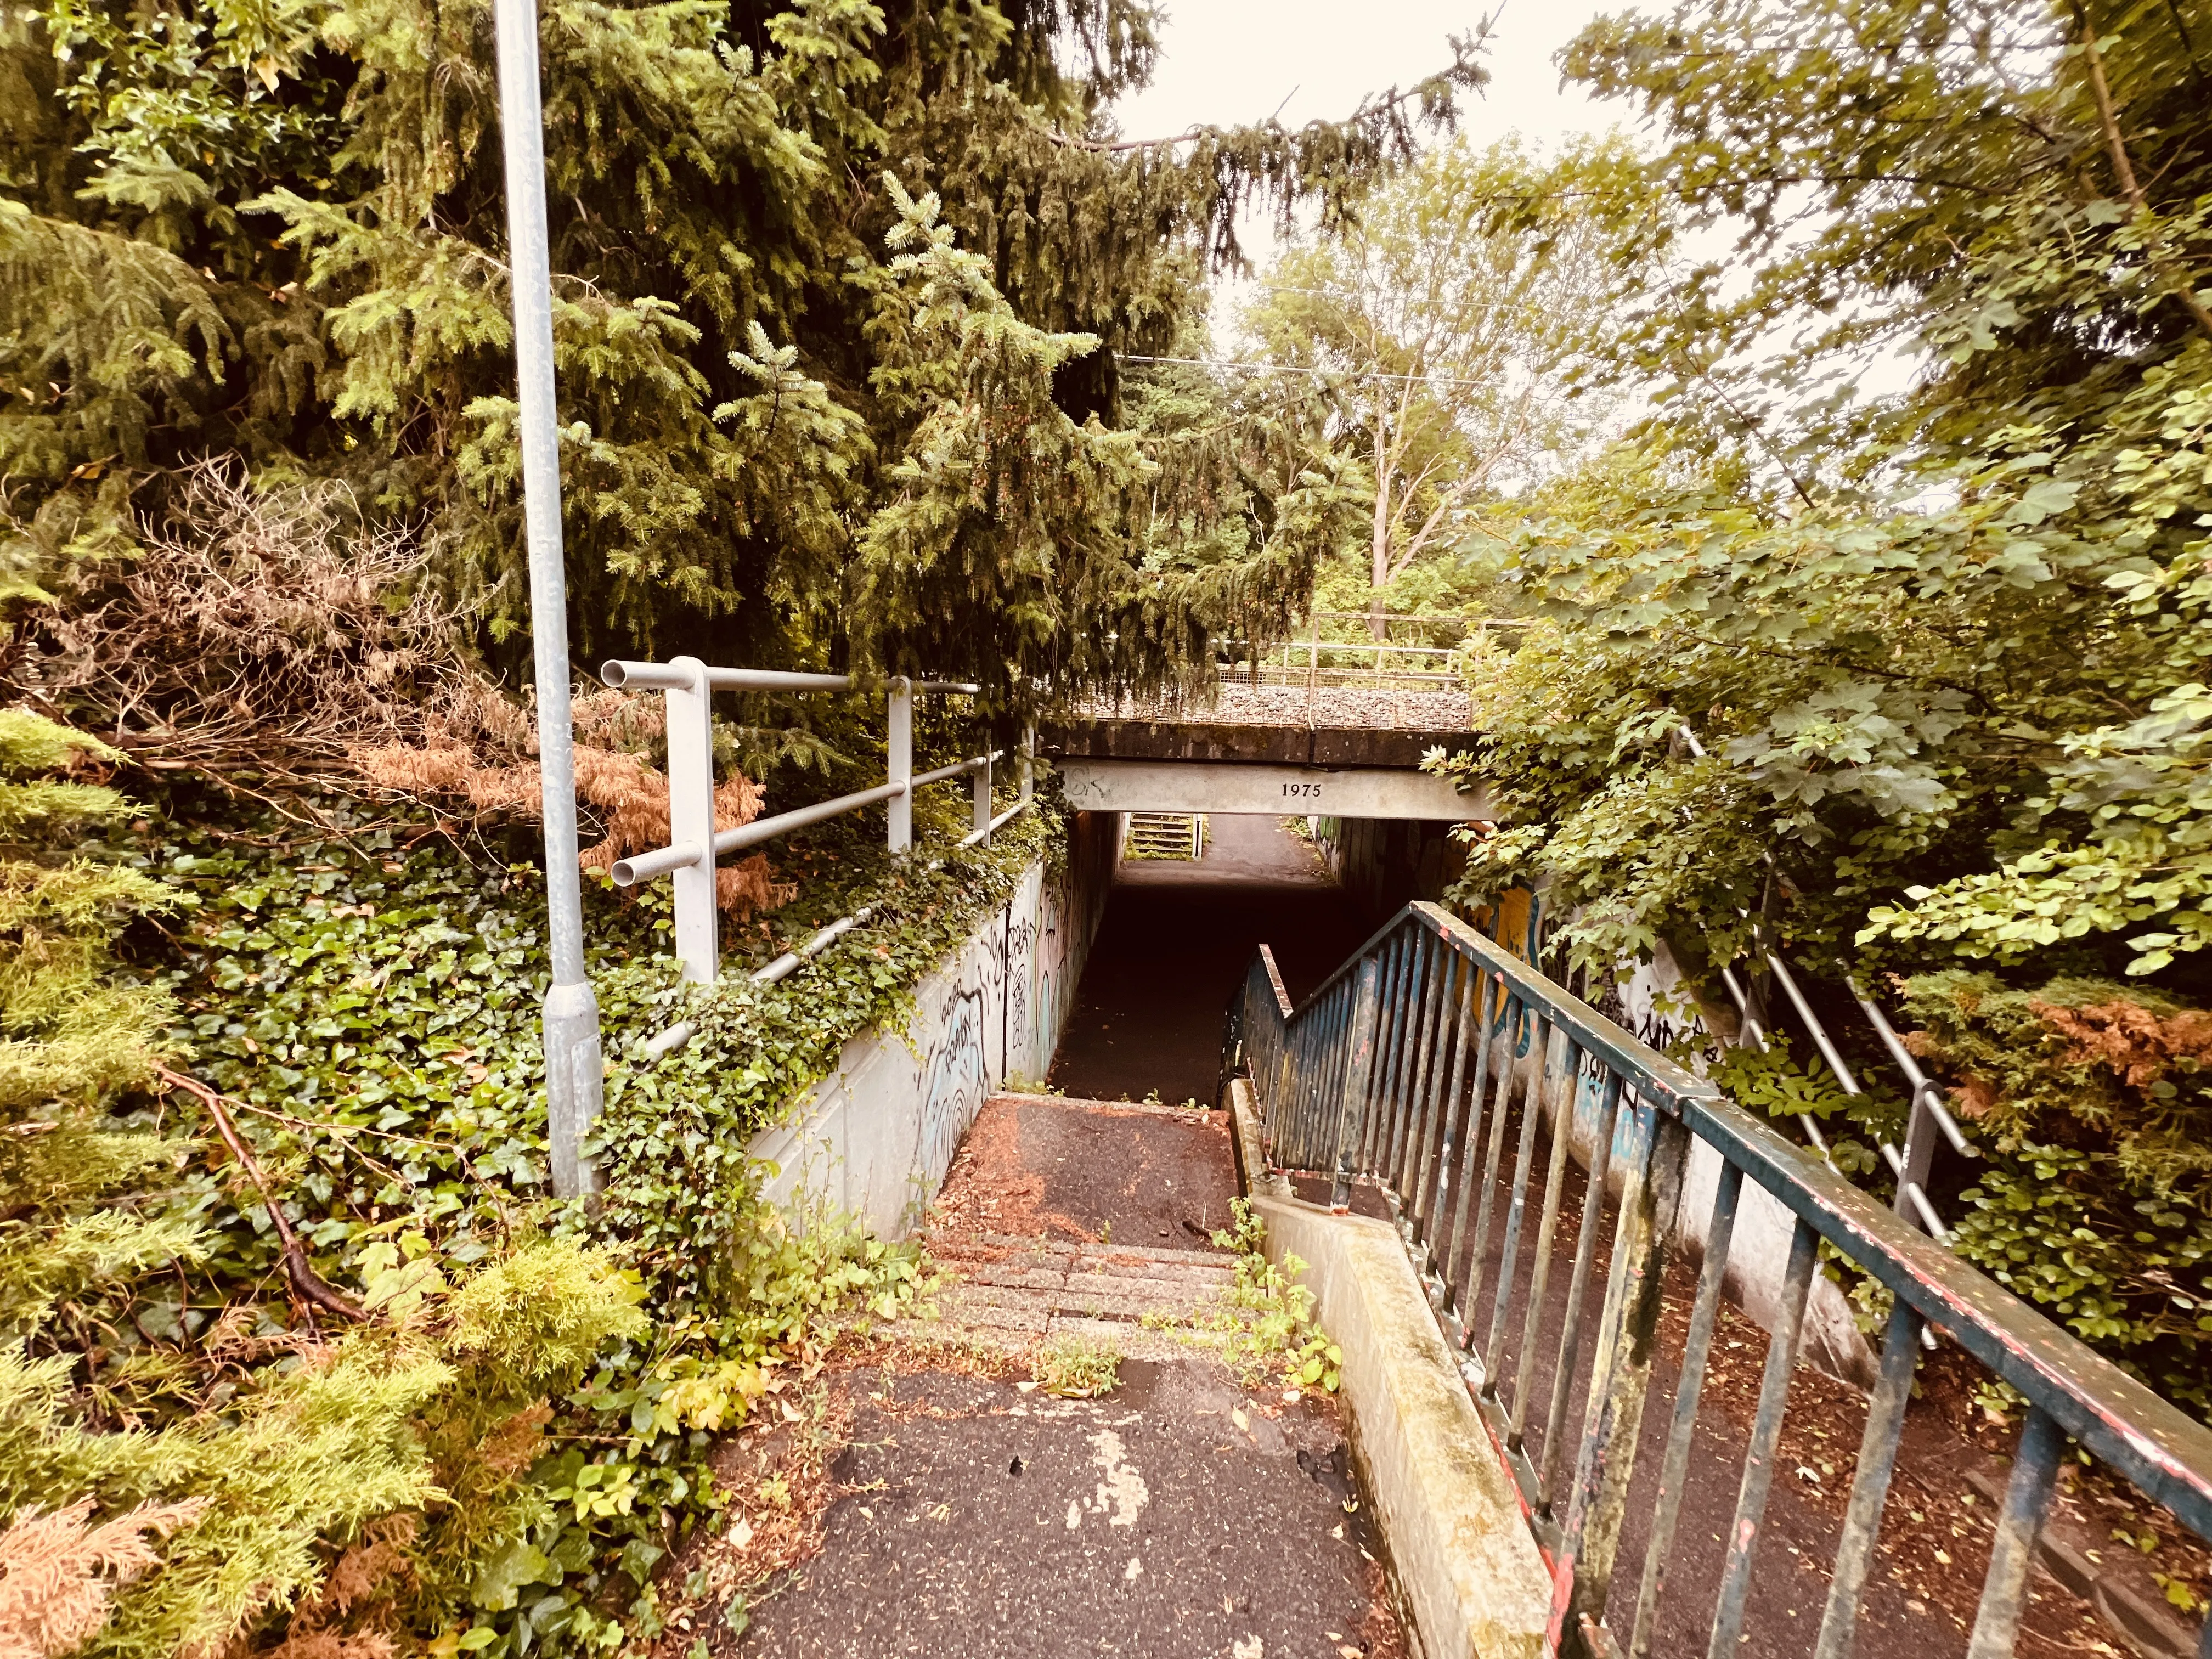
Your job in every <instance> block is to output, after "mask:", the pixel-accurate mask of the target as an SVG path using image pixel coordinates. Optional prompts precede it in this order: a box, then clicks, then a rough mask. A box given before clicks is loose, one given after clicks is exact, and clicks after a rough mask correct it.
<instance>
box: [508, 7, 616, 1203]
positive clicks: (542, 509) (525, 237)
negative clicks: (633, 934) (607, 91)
mask: <svg viewBox="0 0 2212 1659" xmlns="http://www.w3.org/2000/svg"><path fill="white" fill-rule="evenodd" d="M493 30H494V34H495V40H496V42H497V46H498V53H499V109H500V131H501V149H502V152H503V158H504V161H505V166H506V181H507V247H508V250H509V252H508V283H507V287H508V291H509V298H510V301H511V302H512V304H513V310H514V379H515V401H516V407H517V415H518V422H517V425H518V432H519V435H520V440H521V441H520V446H519V447H520V454H521V460H522V514H523V538H524V542H525V544H526V547H527V549H528V551H529V564H530V644H531V654H532V665H533V668H534V671H535V679H536V683H537V690H538V777H539V791H540V793H539V805H540V811H541V813H542V821H543V823H544V834H545V909H546V929H545V932H546V943H547V945H549V947H550V955H551V957H552V969H553V971H552V978H551V982H550V984H549V985H548V986H547V987H546V991H545V1001H544V1008H543V1015H542V1026H543V1033H544V1044H545V1119H546V1139H548V1141H549V1142H550V1144H551V1150H552V1155H553V1158H552V1162H553V1170H552V1174H553V1191H554V1193H555V1194H556V1195H557V1196H559V1197H562V1198H577V1197H582V1196H586V1195H588V1194H592V1193H595V1192H597V1191H599V1175H598V1173H597V1171H596V1170H593V1168H592V1163H591V1160H590V1159H589V1158H586V1157H584V1155H583V1152H582V1150H581V1149H582V1145H583V1141H584V1139H585V1137H586V1135H588V1134H589V1133H591V1127H592V1120H593V1119H594V1118H596V1117H598V1116H599V1105H600V1102H601V1100H602V1099H603V1098H604V1092H605V1086H606V1079H605V1066H604V1062H603V1061H602V1060H601V1058H600V1051H599V1001H598V999H596V998H595V997H593V996H592V982H591V979H590V977H589V975H587V974H586V971H585V966H584V901H583V872H582V871H581V870H580V868H579V867H578V866H577V862H576V850H577V849H576V755H575V729H574V726H573V725H572V724H571V720H570V714H569V709H568V571H567V559H566V557H565V555H564V552H563V550H562V540H561V448H560V440H559V437H558V435H557V431H556V420H557V416H556V412H555V405H554V385H553V279H552V271H551V256H550V249H549V243H548V239H547V234H546V228H545V117H544V104H543V100H542V95H541V93H540V90H539V87H538V8H537V7H536V5H534V4H533V3H532V0H498V3H497V4H496V5H495V7H494V9H493Z"/></svg>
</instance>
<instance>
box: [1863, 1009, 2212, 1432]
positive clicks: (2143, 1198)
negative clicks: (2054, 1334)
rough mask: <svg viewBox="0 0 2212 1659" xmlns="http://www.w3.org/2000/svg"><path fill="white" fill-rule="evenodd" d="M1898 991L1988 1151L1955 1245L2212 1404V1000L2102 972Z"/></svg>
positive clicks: (2154, 1374) (2145, 1369)
mask: <svg viewBox="0 0 2212 1659" xmlns="http://www.w3.org/2000/svg"><path fill="white" fill-rule="evenodd" d="M1899 988H1900V990H1901V993H1902V994H1903V996H1904V999H1905V1006H1906V1008H1907V1009H1908V1010H1909V1011H1910V1012H1911V1013H1912V1015H1913V1016H1914V1018H1917V1020H1919V1021H1920V1022H1921V1025H1922V1030H1920V1031H1918V1032H1917V1033H1916V1034H1915V1035H1914V1036H1913V1038H1912V1039H1911V1041H1912V1042H1913V1046H1914V1047H1915V1048H1917V1050H1918V1051H1919V1052H1920V1053H1921V1054H1923V1056H1925V1057H1926V1058H1927V1059H1928V1060H1930V1061H1931V1062H1932V1063H1933V1064H1934V1065H1935V1066H1937V1067H1938V1068H1939V1069H1940V1070H1941V1071H1942V1073H1945V1074H1946V1075H1947V1076H1948V1079H1950V1080H1951V1081H1952V1082H1953V1084H1954V1088H1953V1090H1952V1103H1953V1108H1954V1111H1955V1112H1956V1113H1957V1115H1959V1117H1960V1121H1961V1125H1962V1127H1964V1128H1965V1129H1966V1133H1968V1134H1969V1135H1970V1136H1972V1138H1973V1139H1974V1140H1975V1142H1976V1143H1977V1146H1978V1148H1979V1150H1981V1151H1982V1152H1983V1153H1984V1157H1985V1158H1986V1159H1987V1160H1988V1164H1987V1167H1986V1168H1985V1169H1983V1170H1980V1171H1979V1172H1978V1174H1977V1176H1976V1177H1975V1180H1974V1182H1973V1184H1972V1186H1971V1187H1969V1188H1967V1189H1966V1191H1965V1193H1964V1194H1962V1195H1961V1197H1962V1200H1963V1202H1964V1203H1966V1205H1967V1206H1970V1207H1969V1208H1968V1209H1967V1211H1966V1213H1965V1214H1963V1215H1960V1216H1959V1217H1958V1218H1956V1220H1955V1221H1954V1223H1953V1226H1952V1232H1953V1237H1954V1246H1955V1248H1956V1249H1957V1250H1958V1252H1959V1254H1960V1255H1962V1256H1964V1257H1966V1259H1967V1260H1968V1261H1972V1262H1974V1263H1975V1264H1977V1265H1978V1266H1979V1267H1982V1268H1983V1269H1984V1271H1985V1272H1987V1273H1990V1275H1991V1276H1992V1277H1993V1278H1995V1279H1997V1280H1998V1282H2000V1283H2001V1284H2003V1285H2007V1286H2008V1287H2009V1288H2011V1289H2012V1290H2013V1291H2015V1292H2017V1293H2018V1294H2019V1295H2021V1296H2022V1297H2027V1299H2028V1300H2029V1301H2031V1302H2033V1303H2034V1304H2037V1305H2038V1306H2039V1307H2041V1308H2043V1309H2044V1310H2046V1311H2047V1312H2048V1313H2050V1314H2051V1316H2052V1317H2053V1318H2056V1319H2057V1320H2058V1321H2059V1322H2062V1323H2063V1324H2064V1325H2065V1326H2067V1327H2068V1328H2069V1329H2071V1330H2072V1331H2074V1332H2075V1334H2077V1335H2079V1336H2081V1338H2082V1339H2083V1340H2086V1341H2088V1342H2090V1343H2092V1344H2093V1345H2094V1346H2098V1347H2100V1348H2102V1349H2103V1350H2105V1351H2106V1352H2107V1353H2110V1354H2111V1355H2112V1356H2113V1357H2114V1358H2117V1359H2118V1360H2119V1361H2120V1362H2121V1363H2122V1364H2125V1365H2127V1366H2128V1367H2129V1369H2130V1370H2134V1371H2135V1372H2136V1374H2137V1375H2139V1376H2142V1377H2143V1378H2144V1379H2145V1380H2146V1381H2147V1382H2149V1383H2152V1384H2153V1385H2154V1387H2156V1388H2157V1389H2159V1391H2160V1393H2162V1394H2165V1395H2167V1396H2168V1397H2169V1398H2171V1399H2173V1400H2176V1401H2180V1402H2182V1403H2183V1404H2185V1405H2188V1406H2191V1407H2195V1408H2196V1410H2197V1412H2198V1413H2199V1414H2200V1415H2205V1416H2212V1015H2208V1014H2206V1013H2203V1012H2201V1011H2198V1010H2194V1009H2191V1008H2187V1007H2185V1006H2183V1005H2181V1004H2179V1003H2178V1002H2176V1001H2174V1000H2172V999H2170V998H2166V997H2160V996H2157V995H2155V994H2148V993H2146V992H2145V991H2144V990H2143V989H2142V987H2140V986H2139V985H2122V984H2115V983H2112V982H2111V981H2099V980H2078V979H2077V980H2057V981H2052V982H2051V983H2050V984H2048V985H2045V986H2044V987H2041V988H2040V989H2039V990H2033V991H2021V990H2015V989H2012V988H2010V987H2008V986H2006V985H2005V984H2004V983H2003V982H2002V981H2000V980H1998V979H1997V978H1996V976H1995V975H1989V974H1967V973H1960V972H1946V973H1940V974H1929V975H1921V976H1920V977H1918V978H1916V979H1911V980H1907V981H1904V982H1903V984H1902V985H1901V987H1899Z"/></svg>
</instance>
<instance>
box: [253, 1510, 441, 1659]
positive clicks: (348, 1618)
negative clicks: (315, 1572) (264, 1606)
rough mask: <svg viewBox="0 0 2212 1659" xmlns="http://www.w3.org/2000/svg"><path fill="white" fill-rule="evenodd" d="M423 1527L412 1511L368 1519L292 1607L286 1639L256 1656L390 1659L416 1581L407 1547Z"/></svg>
mask: <svg viewBox="0 0 2212 1659" xmlns="http://www.w3.org/2000/svg"><path fill="white" fill-rule="evenodd" d="M420 1530H421V1522H420V1521H419V1520H418V1519H417V1517H416V1516H413V1515H409V1514H399V1515H387V1516H384V1517H383V1518H382V1519H381V1520H377V1521H372V1522H369V1523H368V1526H366V1527H364V1528H362V1535H361V1537H360V1538H359V1539H358V1540H357V1541H355V1542H354V1543H353V1544H352V1545H350V1546H349V1547H347V1548H346V1549H344V1550H343V1551H341V1552H340V1553H339V1555H338V1558H337V1560H336V1561H334V1562H332V1563H331V1570H330V1572H329V1575H328V1576H327V1577H325V1579H324V1580H323V1584H322V1588H321V1589H319V1590H318V1591H316V1593H315V1594H314V1595H312V1596H310V1597H309V1598H308V1599H307V1600H306V1601H302V1602H301V1604H300V1605H299V1607H297V1608H295V1610H294V1611H293V1613H292V1618H291V1621H290V1624H289V1626H288V1628H287V1629H286V1632H285V1634H284V1639H283V1641H281V1642H279V1643H277V1644H276V1645H275V1646H274V1647H271V1648H266V1649H262V1650H257V1659H392V1655H393V1654H394V1653H396V1652H397V1651H398V1647H399V1638H400V1634H401V1632H400V1630H399V1625H400V1613H399V1602H400V1600H401V1597H402V1594H403V1592H404V1591H406V1590H408V1589H411V1588H412V1587H413V1586H414V1584H415V1583H416V1573H415V1566H414V1562H413V1559H412V1558H411V1556H410V1553H409V1550H410V1546H411V1545H412V1544H413V1543H414V1542H415V1540H416V1534H417V1533H418V1532H419V1531H420ZM239 1651H240V1653H241V1654H242V1653H243V1651H245V1650H244V1649H242V1648H241V1649H240V1650H239Z"/></svg>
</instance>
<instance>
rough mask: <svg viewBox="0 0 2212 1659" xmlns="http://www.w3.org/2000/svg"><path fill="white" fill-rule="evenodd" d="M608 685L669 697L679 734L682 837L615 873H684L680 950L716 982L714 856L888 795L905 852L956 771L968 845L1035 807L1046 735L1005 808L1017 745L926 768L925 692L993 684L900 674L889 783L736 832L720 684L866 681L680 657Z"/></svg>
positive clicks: (620, 668) (898, 849)
mask: <svg viewBox="0 0 2212 1659" xmlns="http://www.w3.org/2000/svg"><path fill="white" fill-rule="evenodd" d="M599 678H600V679H602V680H603V681H605V683H606V684H608V685H610V686H613V687H616V688H617V689H628V690H656V691H659V692H660V693H661V694H662V696H663V698H664V701H665V708H666V714H667V732H668V823H669V830H668V836H669V842H670V843H671V844H670V845H668V846H666V847H661V848H655V849H654V850H653V851H652V852H650V853H640V854H635V856H633V857H630V858H626V859H622V860H617V863H616V864H615V866H614V869H613V872H612V874H613V876H614V879H615V883H616V884H617V886H622V887H629V886H633V885H635V884H637V883H638V882H641V881H647V880H650V879H651V878H653V877H656V876H672V877H673V878H675V893H674V897H675V918H674V922H675V927H674V932H675V947H676V955H677V958H678V960H679V961H680V962H681V963H683V965H684V978H685V979H686V980H690V981H699V982H701V983H704V984H709V985H711V984H712V983H714V978H715V975H716V974H717V973H718V972H719V971H720V956H719V952H718V947H717V944H716V939H715V933H716V929H715V914H716V906H715V893H714V861H715V860H716V859H717V858H718V857H719V856H720V855H721V854H726V853H735V852H740V851H743V850H744V848H748V847H757V846H759V845H760V844H761V843H762V842H768V841H773V840H775V838H776V837H777V836H783V835H788V834H789V833H790V832H791V831H793V830H794V829H805V827H806V826H807V825H809V824H814V823H826V822H827V821H828V820H829V819H831V818H834V817H842V816H843V815H844V814H845V813H848V812H857V811H860V810H861V809H862V808H863V807H867V806H873V805H877V804H878V803H879V802H880V803H883V804H884V805H887V806H888V808H889V811H888V812H887V814H886V817H887V819H888V824H889V827H888V830H887V835H888V836H889V839H890V850H891V851H892V852H893V853H895V854H906V853H908V852H910V851H911V850H912V848H913V846H914V792H915V790H917V789H920V788H921V787H924V786H925V785H928V784H933V783H944V782H947V781H951V779H954V778H960V777H969V778H972V779H974V781H975V818H974V822H975V828H974V829H972V830H970V831H969V834H968V835H967V836H966V837H965V838H964V839H963V841H962V842H960V845H961V846H962V847H963V848H965V847H972V846H975V844H977V843H978V842H989V840H990V838H991V836H992V835H993V834H994V832H996V831H997V830H998V829H1000V828H1001V827H1003V826H1004V825H1005V824H1006V823H1007V822H1008V820H1010V819H1012V817H1015V816H1016V815H1017V814H1018V813H1019V812H1021V811H1024V810H1025V809H1027V807H1028V806H1029V805H1030V800H1031V799H1032V798H1033V796H1032V786H1031V770H1032V763H1031V751H1032V750H1034V748H1035V746H1036V745H1035V743H1034V741H1033V740H1032V739H1030V738H1028V737H1026V736H1025V737H1024V741H1023V744H1022V748H1021V751H1020V757H1019V758H1020V767H1019V778H1020V783H1019V790H1020V793H1019V795H1018V799H1016V800H1015V802H1014V804H1013V805H1012V806H1010V807H1008V808H1007V809H1006V811H1003V812H1000V813H999V814H998V815H997V816H996V817H994V816H993V815H992V806H993V805H994V802H993V799H992V794H991V790H992V767H993V765H994V763H995V762H996V761H998V760H999V758H1000V757H1001V756H1002V755H1003V754H1004V753H1005V752H1006V751H1005V750H995V749H994V750H991V751H990V752H989V753H988V754H984V755H978V756H976V757H974V758H973V759H970V760H963V761H957V762H955V763H953V764H951V765H950V766H940V767H939V768H937V769H935V770H934V771H930V772H922V773H919V774H917V773H916V772H915V769H914V694H915V692H916V691H938V692H951V693H956V694H961V695H966V696H973V695H974V694H975V693H976V692H977V691H979V690H981V689H982V688H981V687H980V686H975V685H969V684H964V683H963V682H960V681H957V680H908V679H905V678H897V679H893V680H890V681H889V682H888V683H887V684H886V685H885V690H884V702H885V721H886V737H885V744H884V747H885V750H886V755H885V770H886V772H887V774H888V775H887V776H886V778H885V780H884V782H882V783H881V784H878V786H877V787H874V788H872V789H861V790H856V791H855V792H854V793H852V794H849V795H840V796H838V797H836V799H832V800H825V801H819V802H817V803H816V804H815V805H811V806H801V807H797V808H795V809H793V811H788V812H779V813H777V814H775V816H774V817H765V818H756V819H754V820H753V821H752V822H751V823H748V824H744V825H741V826H739V827H738V828H735V829H720V830H718V829H715V827H714V721H713V718H712V714H711V701H712V698H713V695H714V693H715V692H717V691H849V690H853V688H854V684H855V682H854V678H853V677H852V676H851V675H849V674H805V673H793V672H787V671H782V670H777V669H762V668H711V667H709V666H708V665H706V664H705V663H703V662H701V661H700V660H699V659H697V658H696V657H678V658H676V659H674V660H672V661H670V662H665V663H660V662H610V663H607V664H606V665H604V666H603V667H602V668H601V669H600V670H599ZM866 920H867V913H866V911H862V912H860V914H859V915H855V916H846V917H842V918H841V919H840V920H839V921H835V922H832V923H831V924H830V925H829V927H825V928H823V930H822V931H821V932H820V933H817V935H816V936H815V937H814V938H813V939H810V940H808V941H807V943H806V944H805V945H802V946H800V947H799V950H797V951H792V952H790V953H787V955H785V956H783V957H778V958H777V959H776V960H775V962H772V963H769V965H768V966H767V967H766V968H763V969H761V971H760V972H759V973H758V974H756V975H754V978H756V979H757V980H763V981H775V980H778V979H781V978H783V977H784V976H785V975H787V974H789V973H790V972H791V971H792V970H793V969H796V968H797V967H799V965H800V964H801V963H805V962H807V961H811V959H812V958H813V957H815V956H817V955H818V954H820V953H821V951H824V950H826V949H828V948H829V945H832V944H834V943H835V942H836V940H837V939H839V938H841V937H842V935H844V934H845V933H849V932H850V931H851V930H852V929H853V928H854V927H859V926H860V925H861V924H863V923H864V922H865V921H866ZM688 1036H690V1024H689V1022H685V1023H684V1024H681V1025H678V1026H674V1027H671V1029H670V1030H667V1031H665V1032H663V1033H662V1034H661V1035H660V1036H658V1037H656V1038H654V1039H653V1042H652V1043H651V1044H648V1045H647V1047H648V1048H649V1049H650V1050H651V1051H652V1052H653V1053H655V1054H660V1053H665V1052H666V1051H667V1050H668V1049H671V1048H676V1047H678V1046H680V1045H681V1043H682V1042H684V1039H685V1038H687V1037H688Z"/></svg>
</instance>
